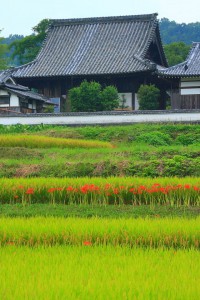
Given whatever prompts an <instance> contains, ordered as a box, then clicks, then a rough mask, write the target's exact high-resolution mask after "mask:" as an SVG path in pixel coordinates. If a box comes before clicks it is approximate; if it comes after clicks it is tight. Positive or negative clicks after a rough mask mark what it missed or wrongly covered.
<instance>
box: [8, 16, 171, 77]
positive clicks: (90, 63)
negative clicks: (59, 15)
mask: <svg viewBox="0 0 200 300" xmlns="http://www.w3.org/2000/svg"><path fill="white" fill-rule="evenodd" d="M151 45H156V48H151ZM152 47H153V46H152ZM154 55H155V59H154ZM157 65H162V66H163V67H167V61H166V58H165V55H164V51H163V47H162V43H161V38H160V32H159V24H158V20H157V14H150V15H139V16H120V17H102V18H86V19H66V20H52V22H51V25H50V27H49V30H48V33H47V36H46V39H45V41H44V43H43V46H42V49H41V51H40V53H39V54H38V56H37V58H36V59H35V60H34V61H33V62H31V63H28V64H27V65H23V66H21V67H18V68H16V69H15V70H14V71H13V77H15V78H30V77H31V78H33V77H35V78H36V77H53V76H76V75H77V76H83V75H104V74H128V73H135V72H145V71H151V70H153V69H156V66H157Z"/></svg>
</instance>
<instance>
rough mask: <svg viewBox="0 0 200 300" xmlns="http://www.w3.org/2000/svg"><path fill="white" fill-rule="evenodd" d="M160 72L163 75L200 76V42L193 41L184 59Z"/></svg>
mask: <svg viewBox="0 0 200 300" xmlns="http://www.w3.org/2000/svg"><path fill="white" fill-rule="evenodd" d="M160 74H161V75H163V76H165V77H195V76H200V42H199V43H193V45H192V48H191V51H190V53H189V55H188V57H187V59H186V61H184V62H183V63H180V64H178V65H175V66H173V67H170V68H168V69H165V70H161V71H160Z"/></svg>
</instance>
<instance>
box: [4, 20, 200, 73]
mask: <svg viewBox="0 0 200 300" xmlns="http://www.w3.org/2000/svg"><path fill="white" fill-rule="evenodd" d="M49 24H50V20H48V19H44V20H42V21H41V22H40V23H39V24H38V25H36V26H35V27H33V29H32V30H33V33H32V34H31V35H28V36H25V37H24V36H22V35H16V34H14V35H10V36H9V37H7V38H3V37H0V70H1V69H6V68H8V67H11V66H19V65H22V64H26V63H28V62H30V61H32V60H34V59H35V57H36V56H37V54H38V52H39V51H40V48H41V45H42V42H43V41H44V38H45V36H46V32H47V29H48V26H49ZM160 32H161V37H162V41H163V45H164V50H165V54H166V57H167V60H168V63H169V66H172V65H175V64H178V63H180V62H182V61H184V60H185V59H186V57H187V55H188V52H189V49H190V47H191V44H192V42H199V41H200V23H199V22H196V23H189V24H185V23H181V24H178V23H176V22H175V21H170V20H169V19H167V18H163V19H161V20H160ZM1 34H2V32H1V31H0V35H1Z"/></svg>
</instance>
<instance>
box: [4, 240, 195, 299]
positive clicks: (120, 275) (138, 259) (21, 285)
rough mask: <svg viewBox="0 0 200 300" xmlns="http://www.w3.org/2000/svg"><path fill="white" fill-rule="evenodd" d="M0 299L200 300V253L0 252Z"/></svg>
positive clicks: (108, 248)
mask: <svg viewBox="0 0 200 300" xmlns="http://www.w3.org/2000/svg"><path fill="white" fill-rule="evenodd" d="M0 265H1V269H0V279H1V288H0V298H1V299H41V300H43V299H48V300H49V299H52V300H54V299H72V300H74V299H99V300H101V299H107V300H110V299H113V300H116V299H119V300H121V299H124V300H125V299H138V300H141V299H142V300H146V299H152V300H154V299H162V300H168V299H170V300H177V299H184V300H191V299H199V298H200V285H199V276H200V271H199V270H200V252H199V251H197V250H194V249H189V250H174V249H170V250H165V249H156V250H155V249H146V250H144V249H131V248H130V247H113V246H98V247H90V246H87V245H86V246H68V247H61V246H55V247H51V248H49V247H48V248H44V247H37V248H28V247H15V246H13V245H10V246H7V247H3V248H0Z"/></svg>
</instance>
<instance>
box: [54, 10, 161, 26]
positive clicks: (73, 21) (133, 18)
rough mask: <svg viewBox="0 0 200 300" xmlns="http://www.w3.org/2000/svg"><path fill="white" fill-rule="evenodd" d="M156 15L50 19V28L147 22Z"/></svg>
mask: <svg viewBox="0 0 200 300" xmlns="http://www.w3.org/2000/svg"><path fill="white" fill-rule="evenodd" d="M157 16H158V14H157V13H152V14H143V15H124V16H110V17H91V18H72V19H51V22H50V26H64V25H77V24H85V23H87V24H88V23H117V22H127V21H149V20H155V19H156V18H157Z"/></svg>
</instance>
